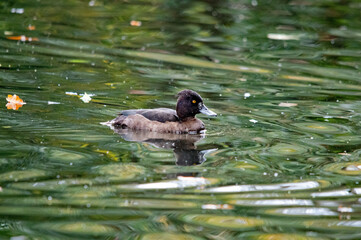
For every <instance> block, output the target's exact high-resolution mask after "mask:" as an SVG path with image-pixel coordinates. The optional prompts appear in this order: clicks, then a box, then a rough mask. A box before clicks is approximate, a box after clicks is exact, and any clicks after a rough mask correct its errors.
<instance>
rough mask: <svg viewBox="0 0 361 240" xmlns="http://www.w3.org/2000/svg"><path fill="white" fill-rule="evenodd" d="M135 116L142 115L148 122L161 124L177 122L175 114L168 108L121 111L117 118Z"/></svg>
mask: <svg viewBox="0 0 361 240" xmlns="http://www.w3.org/2000/svg"><path fill="white" fill-rule="evenodd" d="M135 114H139V115H142V116H143V117H145V118H147V119H149V120H150V121H158V122H161V123H165V122H177V121H179V118H178V116H177V112H176V111H175V110H173V109H170V108H155V109H130V110H124V111H122V112H121V113H120V115H119V116H126V117H127V116H131V115H135Z"/></svg>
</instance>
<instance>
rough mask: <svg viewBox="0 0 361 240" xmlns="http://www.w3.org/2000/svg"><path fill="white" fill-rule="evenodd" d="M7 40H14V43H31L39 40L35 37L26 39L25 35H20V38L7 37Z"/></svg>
mask: <svg viewBox="0 0 361 240" xmlns="http://www.w3.org/2000/svg"><path fill="white" fill-rule="evenodd" d="M6 38H7V39H9V40H16V41H22V42H26V41H28V42H32V41H39V38H36V37H27V36H25V35H21V36H9V37H6Z"/></svg>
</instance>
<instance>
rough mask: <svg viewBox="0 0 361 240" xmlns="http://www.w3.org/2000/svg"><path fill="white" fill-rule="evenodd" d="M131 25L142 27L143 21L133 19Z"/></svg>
mask: <svg viewBox="0 0 361 240" xmlns="http://www.w3.org/2000/svg"><path fill="white" fill-rule="evenodd" d="M130 26H133V27H140V26H142V22H141V21H136V20H132V21H130Z"/></svg>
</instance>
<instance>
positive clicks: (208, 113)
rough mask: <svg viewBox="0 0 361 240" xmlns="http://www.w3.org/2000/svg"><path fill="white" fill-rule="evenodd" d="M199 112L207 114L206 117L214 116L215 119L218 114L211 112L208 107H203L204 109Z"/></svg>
mask: <svg viewBox="0 0 361 240" xmlns="http://www.w3.org/2000/svg"><path fill="white" fill-rule="evenodd" d="M199 111H200V112H201V113H203V114H206V115H209V116H213V117H216V116H217V113H215V112H213V111H212V110H209V109H208V108H207V107H206V105H204V104H203V105H202V108H201V109H199Z"/></svg>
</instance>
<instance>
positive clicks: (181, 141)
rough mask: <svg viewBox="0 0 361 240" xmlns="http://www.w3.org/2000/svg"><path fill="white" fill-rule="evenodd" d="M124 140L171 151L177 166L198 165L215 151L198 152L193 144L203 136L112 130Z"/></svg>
mask: <svg viewBox="0 0 361 240" xmlns="http://www.w3.org/2000/svg"><path fill="white" fill-rule="evenodd" d="M113 130H114V132H115V133H118V134H119V135H120V136H121V137H122V138H123V139H124V140H126V141H131V142H144V143H148V144H151V145H153V146H155V147H157V148H164V149H172V150H173V152H174V155H175V158H176V164H177V165H179V166H191V165H198V164H201V163H203V162H204V161H206V157H205V155H206V154H207V153H210V152H213V151H216V150H217V149H206V150H198V149H197V147H196V145H195V143H196V142H198V141H200V140H201V139H203V138H204V137H205V135H204V134H194V135H193V134H171V133H158V132H149V131H134V130H129V129H121V128H114V129H113Z"/></svg>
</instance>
